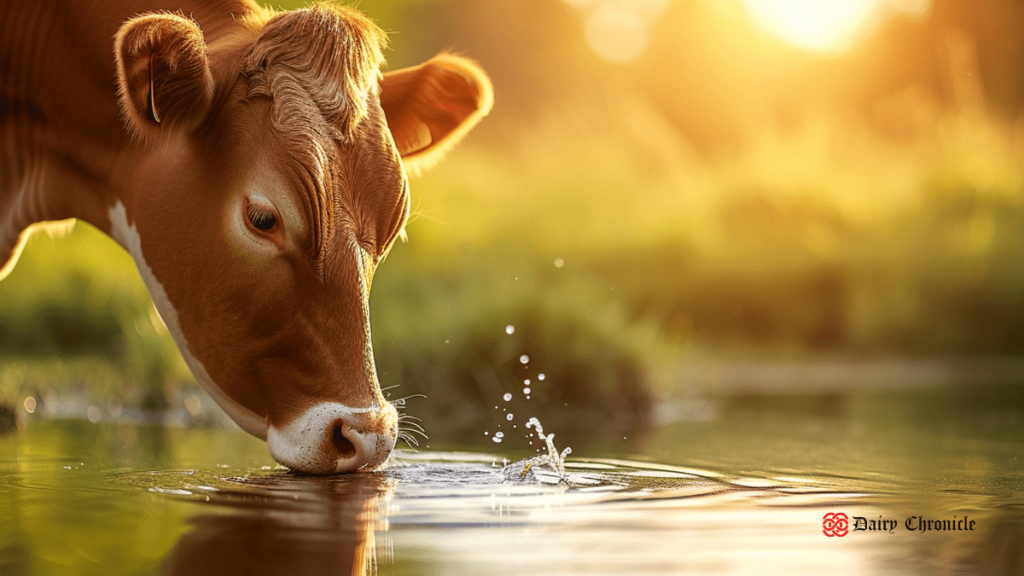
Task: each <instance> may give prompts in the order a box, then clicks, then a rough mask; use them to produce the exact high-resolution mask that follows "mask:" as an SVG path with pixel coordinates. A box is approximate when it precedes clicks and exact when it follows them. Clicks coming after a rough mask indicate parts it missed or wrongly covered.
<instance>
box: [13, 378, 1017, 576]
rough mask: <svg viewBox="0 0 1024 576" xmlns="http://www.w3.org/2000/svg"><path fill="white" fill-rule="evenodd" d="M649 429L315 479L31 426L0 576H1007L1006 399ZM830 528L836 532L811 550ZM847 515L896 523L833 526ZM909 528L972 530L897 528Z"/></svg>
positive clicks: (187, 436) (749, 413)
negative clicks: (945, 524) (943, 526)
mask: <svg viewBox="0 0 1024 576" xmlns="http://www.w3.org/2000/svg"><path fill="white" fill-rule="evenodd" d="M695 402H696V403H695ZM659 414H660V418H661V420H662V421H663V422H665V423H664V424H663V425H661V426H658V427H655V428H653V429H648V430H644V431H636V432H635V433H632V434H629V435H628V439H627V440H622V439H621V436H614V437H612V438H609V437H605V439H603V440H597V439H594V440H592V441H590V442H589V443H588V442H587V441H585V440H584V439H583V436H585V433H586V432H587V431H583V432H584V434H583V435H581V433H580V431H579V430H575V431H574V430H568V429H560V428H557V427H555V426H554V425H553V424H550V423H549V422H548V421H547V420H545V424H547V426H546V428H548V430H546V431H544V432H547V433H548V434H546V435H545V434H544V432H541V431H539V430H536V427H535V424H534V423H531V430H533V431H535V432H537V433H539V434H541V435H544V436H545V438H547V439H550V438H551V437H552V436H555V435H556V434H552V433H553V432H557V436H558V437H559V438H562V437H563V436H566V437H572V436H573V435H574V434H575V435H576V436H575V439H574V440H573V441H572V445H573V448H574V451H573V457H570V458H568V459H567V460H565V461H564V463H562V465H563V466H564V468H563V469H562V470H561V471H560V472H559V471H558V470H557V466H552V465H550V464H551V463H550V462H548V463H545V462H539V461H535V462H534V463H533V465H532V466H530V469H529V470H528V471H526V472H524V469H525V468H526V463H524V461H523V458H525V457H527V456H533V457H536V456H537V454H536V453H535V452H534V448H533V447H529V446H527V444H526V440H525V439H523V438H521V437H520V436H518V435H516V434H512V435H508V437H506V441H505V443H503V444H499V445H495V444H494V443H493V442H492V440H491V439H490V438H489V437H486V436H483V435H482V434H481V435H479V436H477V435H475V434H474V435H473V438H474V441H475V442H476V444H469V445H458V444H457V443H453V442H449V443H446V442H444V440H443V438H444V434H443V433H442V432H438V431H436V430H434V431H432V432H434V437H433V439H432V440H431V442H430V443H431V444H432V445H434V449H433V450H425V451H422V452H419V453H413V452H406V453H403V454H401V456H400V457H399V458H397V459H396V463H395V465H394V466H393V467H392V468H390V469H389V470H387V471H384V472H381V473H376V474H363V475H353V476H345V477H335V478H311V477H301V476H296V475H293V474H290V473H288V472H286V471H284V470H281V469H279V468H277V467H275V466H274V465H273V463H272V462H271V461H270V459H269V457H268V456H267V455H266V448H265V445H263V443H261V442H259V441H257V440H254V439H251V438H249V437H247V436H246V435H245V434H244V433H241V432H238V431H232V430H220V429H186V428H174V427H167V428H164V427H158V426H134V425H129V424H110V423H99V424H93V423H90V422H88V421H85V420H73V421H70V420H46V419H41V418H34V419H32V420H30V421H29V423H28V426H27V428H25V429H24V430H22V431H20V432H18V433H17V434H15V435H9V436H5V437H2V438H0V574H35V575H48V574H104V575H110V574H175V575H178V574H180V575H185V574H188V575H203V574H350V573H353V572H354V573H367V574H374V573H376V574H381V575H384V574H530V575H533V574H617V575H618V574H676V573H717V574H752V573H758V574H764V573H780V574H822V573H828V574H960V573H965V574H1008V573H1020V571H1021V570H1024V556H1022V552H1021V551H1022V550H1024V514H1022V502H1024V499H1022V497H1024V400H1022V395H1021V394H1020V393H1019V392H1018V389H1017V388H1006V389H997V388H987V389H983V390H973V391H971V390H961V391H955V390H954V391H945V392H934V393H901V394H882V393H878V394H825V395H802V396H746V397H734V398H726V399H703V400H700V401H699V402H697V401H691V402H683V403H677V404H674V405H668V406H663V407H661V408H660V409H659ZM595 426H598V424H596V423H595ZM592 432H593V431H592ZM591 436H597V435H596V434H591ZM542 440H543V439H542ZM564 444H568V442H559V443H558V446H559V447H562V446H563V445H564ZM439 448H440V449H439ZM454 448H465V449H471V450H472V451H471V452H465V451H455V450H453V449H454ZM487 450H491V451H494V450H500V451H501V452H498V453H488V452H487ZM545 453H546V454H547V455H550V454H552V453H557V448H555V447H554V446H552V448H551V449H550V450H545V451H543V452H542V455H543V454H545ZM505 459H507V460H508V462H507V464H508V465H509V466H508V467H506V466H505V464H506V462H505ZM836 513H843V514H845V515H847V517H848V518H849V521H850V522H851V524H850V526H849V532H848V533H847V534H846V536H843V537H838V536H833V537H827V536H825V535H824V534H823V517H824V516H825V515H826V514H836ZM856 517H862V518H864V519H865V521H869V520H885V521H886V522H889V521H895V522H896V524H897V527H896V528H895V529H893V531H892V533H889V531H888V530H886V531H879V530H875V531H853V528H854V525H853V524H852V523H853V522H854V521H855V520H854V519H855V518H856ZM915 517H924V518H926V519H940V520H941V519H955V520H962V519H964V518H965V517H966V518H969V520H972V521H974V522H975V525H974V528H975V529H974V530H973V531H957V532H948V531H947V532H934V531H932V532H923V533H922V532H919V531H910V530H908V529H907V527H906V522H907V520H908V519H913V518H915ZM887 525H888V524H887ZM831 526H834V524H833V525H831Z"/></svg>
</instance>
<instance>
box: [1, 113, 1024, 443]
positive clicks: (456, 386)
mask: <svg viewBox="0 0 1024 576" xmlns="http://www.w3.org/2000/svg"><path fill="white" fill-rule="evenodd" d="M563 128H564V127H561V126H559V125H558V124H555V123H548V124H544V123H541V124H539V125H538V126H536V127H535V129H532V130H524V131H523V132H524V134H528V136H525V135H524V137H523V140H522V141H521V142H519V141H516V140H515V139H511V140H509V141H506V142H503V143H502V144H501V146H497V145H492V144H489V143H487V142H482V141H480V142H477V143H476V144H475V145H474V141H473V140H472V139H471V140H470V142H469V143H468V144H466V145H465V146H464V147H463V148H461V149H460V150H459V151H457V152H456V153H454V154H452V156H451V157H450V158H449V159H447V160H446V161H445V162H444V163H442V164H441V165H440V166H438V167H437V168H436V169H435V170H434V171H432V172H430V173H428V174H426V175H424V176H423V177H422V178H420V179H419V180H417V181H416V182H414V187H413V193H414V197H415V200H414V203H415V204H416V206H417V210H416V211H417V216H416V217H414V221H412V222H411V223H410V225H409V228H408V229H409V236H410V242H409V243H408V244H400V245H399V246H397V247H396V248H395V249H394V250H393V251H392V254H391V256H390V257H389V260H388V261H387V262H386V263H385V264H384V266H383V267H382V269H381V270H380V272H379V273H378V274H377V276H376V278H375V284H374V286H373V294H372V306H371V309H372V311H373V313H372V316H373V334H374V342H375V350H376V355H377V362H378V371H379V372H380V375H381V381H382V384H383V385H384V386H389V385H392V384H401V387H400V388H398V389H397V390H394V391H392V392H391V393H392V394H393V395H394V396H395V397H401V396H406V395H410V394H427V395H428V397H429V399H428V400H427V401H425V402H421V403H420V404H418V405H417V404H411V406H412V409H411V410H412V412H413V413H416V414H417V415H423V416H425V418H426V419H427V420H428V421H430V420H434V421H436V422H442V421H443V422H446V423H453V422H455V423H458V422H463V423H465V424H466V425H469V424H470V423H474V422H479V421H480V420H481V419H485V418H488V417H489V416H487V415H488V414H490V412H489V411H490V410H492V406H493V405H494V404H495V402H496V401H497V399H498V398H499V397H500V395H501V394H502V393H503V392H505V391H514V392H516V394H520V395H521V388H522V381H523V380H524V379H526V378H531V379H532V380H533V382H536V376H537V374H538V373H540V372H544V373H545V375H546V377H547V378H546V380H545V382H546V384H545V385H537V384H534V386H533V388H534V392H533V397H534V398H535V399H536V400H534V401H533V404H531V405H530V406H532V408H531V409H534V410H537V411H538V412H539V413H542V412H543V411H544V410H547V411H551V412H554V411H557V410H560V409H561V408H560V407H564V406H566V405H571V406H572V407H573V408H574V410H573V412H574V414H576V415H577V416H576V417H578V418H587V419H593V418H604V419H612V420H615V421H617V422H621V423H626V424H623V425H624V426H625V425H627V424H628V423H631V422H632V423H636V422H638V421H642V420H643V418H644V414H646V413H647V409H648V408H649V406H650V405H651V403H652V402H655V401H657V400H658V399H661V398H665V397H670V396H678V395H683V394H686V393H687V392H688V389H687V384H686V382H685V381H684V380H682V379H681V378H679V377H678V374H677V373H676V372H674V371H673V367H674V366H678V365H679V363H680V362H681V359H684V358H687V357H690V356H693V355H702V356H709V355H710V356H717V357H730V358H735V357H743V358H750V357H755V358H761V359H764V358H769V359H772V358H776V359H777V358H786V359H797V360H799V359H806V358H812V357H820V356H823V355H825V356H829V355H832V356H835V355H840V356H852V357H903V356H912V357H917V356H959V355H981V356H1019V355H1020V354H1021V352H1022V350H1021V346H1022V344H1024V300H1022V299H1021V297H1020V295H1021V294H1022V293H1024V226H1022V224H1024V147H1022V143H1024V133H1022V131H1021V129H1020V127H1019V126H1013V125H1008V124H1003V123H1001V122H999V121H996V120H993V119H990V118H987V117H985V116H983V115H978V114H973V113H968V112H959V113H946V114H936V115H935V116H934V117H931V118H929V119H928V120H927V121H926V122H923V123H921V124H920V125H918V126H917V128H915V130H916V131H915V132H914V134H913V135H912V136H910V137H904V138H903V139H894V138H892V137H883V136H880V135H878V134H877V133H876V132H873V131H871V130H868V129H866V128H864V127H863V123H858V122H854V121H852V120H844V119H842V118H841V117H839V116H838V115H831V116H830V115H827V114H823V115H820V116H817V117H815V116H809V117H808V119H807V121H805V122H804V123H803V124H802V125H801V126H800V127H798V128H796V129H792V130H790V131H766V132H765V133H763V134H762V135H761V136H760V137H758V138H755V139H754V140H753V141H752V143H751V144H750V145H749V146H747V147H745V148H743V149H741V150H738V151H736V152H734V153H732V154H730V155H728V156H726V157H721V158H718V159H711V160H708V159H699V158H696V157H694V156H692V155H689V154H687V153H686V151H685V149H683V148H681V147H680V146H678V145H675V144H673V142H671V141H669V140H670V139H671V136H670V135H669V136H664V133H662V134H663V136H664V138H667V139H669V140H665V141H661V140H656V141H654V142H653V144H652V146H653V148H650V149H656V150H661V151H663V152H664V153H663V154H661V155H658V154H651V153H646V152H643V150H644V148H643V147H642V146H639V145H638V144H637V142H635V141H631V140H629V139H628V138H622V137H620V136H621V135H620V134H615V133H605V132H602V131H601V130H599V129H597V128H586V126H582V127H581V126H575V127H574V129H573V130H571V131H568V130H564V129H563ZM652 133H654V134H658V132H657V131H654V132H652ZM665 151H668V152H665ZM673 151H674V152H673ZM556 259H559V260H560V261H561V262H562V263H563V264H562V266H561V267H556V266H555V264H554V262H555V260H556ZM155 318H156V317H155V314H154V312H153V308H152V304H151V303H150V302H149V299H148V296H147V294H146V292H145V289H144V287H143V286H142V283H141V282H140V280H139V279H138V276H137V274H136V273H135V272H134V269H133V267H132V264H131V262H130V260H129V258H128V257H127V255H125V254H124V253H123V252H122V251H120V250H119V249H118V248H117V247H116V246H114V245H113V243H112V242H111V241H109V240H108V239H106V238H104V237H103V236H102V235H101V234H99V233H98V232H97V231H95V230H94V229H92V228H91V227H89V226H87V225H83V224H80V225H78V226H77V227H76V229H75V230H74V231H73V232H72V233H71V234H70V235H69V236H68V237H67V238H64V239H52V238H49V237H47V236H45V235H37V236H35V237H33V238H32V240H31V241H30V244H29V246H28V248H27V249H26V251H25V254H24V256H23V258H22V262H21V263H20V264H19V265H18V267H17V268H16V269H15V271H14V273H13V274H12V275H11V276H10V278H8V279H7V280H5V281H4V282H2V283H0V358H2V360H0V399H2V400H4V401H6V402H9V403H10V402H16V401H19V399H21V398H23V397H24V396H26V395H29V394H38V393H40V391H43V390H48V389H58V390H60V389H66V388H69V387H77V388H79V389H81V390H83V391H84V393H86V394H89V395H95V396H97V397H98V398H100V400H101V401H102V400H103V399H104V398H107V397H111V396H116V397H118V398H120V399H121V400H122V401H124V402H125V403H126V404H130V403H135V404H147V405H152V406H159V405H161V404H163V405H166V404H167V402H168V398H174V397H175V391H176V390H179V389H193V388H194V387H195V384H194V382H192V380H191V377H190V376H189V375H188V372H187V370H186V369H185V367H184V366H183V363H182V362H181V360H180V358H179V357H178V355H177V353H176V351H175V350H174V347H173V344H172V343H171V340H170V338H169V337H168V336H167V335H166V333H165V331H164V329H163V328H162V326H161V325H160V323H159V322H158V321H156V319H155ZM507 325H513V326H514V327H515V332H514V334H512V335H508V334H506V333H505V327H506V326H507ZM523 354H525V355H527V356H529V358H530V361H529V363H528V365H526V366H524V365H523V364H521V363H520V362H519V360H518V359H519V357H520V356H521V355H523ZM517 397H518V396H517ZM410 402H413V401H412V400H410ZM563 412H564V411H563ZM542 419H543V418H542ZM545 422H547V420H545Z"/></svg>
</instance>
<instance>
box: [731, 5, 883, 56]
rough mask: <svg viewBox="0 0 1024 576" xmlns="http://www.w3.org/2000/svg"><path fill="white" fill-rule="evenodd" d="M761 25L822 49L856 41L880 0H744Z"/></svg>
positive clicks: (839, 49)
mask: <svg viewBox="0 0 1024 576" xmlns="http://www.w3.org/2000/svg"><path fill="white" fill-rule="evenodd" d="M744 3H745V4H746V6H747V10H748V11H749V12H750V14H751V16H753V17H754V20H756V21H757V23H758V24H759V25H761V26H762V27H764V28H765V29H767V30H768V31H769V32H772V33H773V34H777V35H779V36H781V37H782V38H783V39H784V40H786V41H788V42H791V43H793V44H796V45H798V46H802V47H804V48H807V49H810V50H814V51H816V52H823V53H833V54H836V53H840V52H843V51H845V50H846V49H847V48H849V47H850V44H852V43H853V40H854V39H855V38H856V37H857V34H858V33H860V32H861V31H862V30H863V28H864V27H865V25H866V24H867V23H868V22H869V21H870V20H871V19H872V17H873V16H875V15H876V13H877V12H878V9H879V8H880V7H881V6H880V4H881V2H880V0H744Z"/></svg>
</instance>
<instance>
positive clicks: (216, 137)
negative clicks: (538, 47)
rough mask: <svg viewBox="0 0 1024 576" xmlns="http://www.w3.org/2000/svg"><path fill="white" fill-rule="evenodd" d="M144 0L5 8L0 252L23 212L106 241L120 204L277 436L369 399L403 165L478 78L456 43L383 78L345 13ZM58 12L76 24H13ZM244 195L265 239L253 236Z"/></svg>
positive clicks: (187, 311) (485, 91) (199, 343)
mask: <svg viewBox="0 0 1024 576" xmlns="http://www.w3.org/2000/svg"><path fill="white" fill-rule="evenodd" d="M153 1H155V0H117V1H115V2H110V1H101V0H50V1H49V2H42V3H31V2H29V3H24V2H22V1H21V0H0V32H2V33H0V62H14V63H15V64H16V65H15V66H12V67H11V68H10V69H4V68H0V103H3V105H4V108H2V109H0V110H13V109H14V108H13V107H12V106H13V105H12V104H10V103H11V102H14V103H16V104H17V106H18V108H17V109H18V110H25V111H26V113H24V114H19V115H17V116H13V115H0V168H2V170H0V258H3V257H5V256H6V255H7V254H11V253H13V252H15V250H14V249H15V247H16V246H17V242H19V241H20V240H19V239H21V238H22V237H23V234H22V232H23V231H24V230H25V229H26V228H27V227H28V226H29V225H30V224H32V223H33V222H38V221H43V220H57V219H63V218H72V217H73V218H79V219H83V220H86V221H88V222H90V223H92V224H94V225H95V226H97V227H99V228H100V229H102V230H104V231H106V232H108V233H109V232H111V222H110V220H109V216H108V214H110V210H111V207H112V206H114V205H115V204H121V205H123V206H124V209H125V213H126V215H127V219H128V223H129V224H130V225H131V226H133V227H134V228H135V230H136V233H137V234H138V237H139V238H140V240H141V252H142V254H143V255H144V259H145V265H146V266H145V267H146V268H147V269H148V271H150V272H151V273H152V275H153V277H154V278H155V279H156V281H157V282H158V283H159V284H160V286H161V289H162V291H163V292H165V293H166V297H167V300H168V301H169V303H170V305H171V306H172V307H173V310H174V311H175V312H176V315H177V317H178V323H179V325H180V328H181V334H182V335H183V337H184V340H185V342H184V344H182V346H183V348H187V351H188V352H189V353H190V354H191V355H192V356H193V357H195V358H196V359H197V360H198V361H199V362H200V363H201V364H202V366H203V368H204V370H205V371H207V372H208V373H209V375H210V377H211V378H212V380H213V382H214V383H215V385H216V386H217V387H218V388H219V389H220V390H221V391H222V392H224V393H225V394H226V395H227V396H228V397H230V398H231V399H232V400H234V401H235V402H237V403H238V404H241V405H242V406H244V407H245V408H247V409H248V410H250V411H252V412H254V413H256V414H257V415H258V416H259V417H261V418H264V419H265V420H266V422H267V423H269V424H272V425H275V426H278V425H281V426H283V425H287V424H288V423H289V422H291V421H292V420H293V419H294V418H295V417H296V416H297V415H299V414H300V413H301V412H302V411H303V410H305V409H307V408H309V407H310V406H312V405H315V404H317V403H320V402H325V401H329V402H339V403H342V404H345V405H347V406H350V407H365V406H369V405H375V404H376V405H378V406H381V405H383V404H384V402H385V401H384V399H383V397H382V395H381V392H380V386H379V384H378V382H377V375H376V370H375V368H374V360H373V351H372V348H371V339H370V323H369V289H370V284H371V282H372V279H373V274H374V271H375V269H376V267H377V266H378V265H379V263H380V261H381V260H382V259H383V257H384V255H385V254H386V253H387V251H388V249H389V248H390V247H391V245H392V244H393V242H394V240H395V238H396V237H397V236H398V234H399V232H400V231H401V229H402V227H403V226H404V224H405V221H406V219H407V217H408V212H409V192H408V183H407V178H406V174H405V171H406V170H408V169H415V168H417V167H421V166H423V165H424V163H432V162H434V161H436V160H437V159H438V158H439V157H440V155H441V154H443V153H444V152H445V151H446V150H448V149H449V148H450V147H451V146H452V145H453V144H454V142H456V141H457V140H458V139H459V138H460V137H462V136H463V135H464V134H465V133H466V132H467V131H468V130H469V129H470V128H471V127H472V126H473V125H474V124H475V123H476V122H478V121H479V120H480V118H481V117H482V116H483V115H484V114H486V113H487V111H488V110H489V109H490V106H491V102H492V96H491V87H490V83H489V82H488V80H487V78H486V76H485V75H484V74H483V72H482V71H480V69H479V68H478V67H476V66H475V65H474V64H472V63H470V62H468V61H466V60H464V59H462V58H459V57H456V56H451V55H442V56H439V57H438V58H435V59H433V60H431V61H430V62H428V63H426V64H424V65H422V66H417V67H414V68H410V69H406V70H399V71H395V72H392V73H389V74H385V75H381V73H380V66H381V65H382V63H383V58H382V56H381V49H382V47H383V46H384V43H385V37H384V34H383V32H381V31H380V30H379V29H378V28H377V27H376V26H375V25H374V24H373V23H372V22H370V21H369V20H368V19H366V18H365V17H364V16H362V15H361V14H359V13H358V12H356V11H355V10H352V9H350V8H343V7H338V6H334V5H327V4H318V5H316V6H314V7H312V8H308V9H305V10H298V11H294V12H275V11H272V10H266V9H262V8H259V7H257V6H256V5H255V4H253V3H252V2H250V1H249V0H177V2H178V4H176V5H175V6H172V7H171V8H172V9H173V10H174V12H169V11H167V10H164V9H163V8H166V7H161V6H153V5H150V2H153ZM154 10H155V11H154ZM64 12H67V13H69V14H70V15H66V14H64ZM182 14H188V15H189V16H188V17H185V16H182ZM52 21H68V22H76V23H80V25H81V28H80V29H75V30H72V31H71V35H70V36H69V35H68V33H61V34H49V35H47V36H46V38H51V39H52V41H45V42H44V41H41V40H39V39H37V37H36V36H35V35H33V34H30V33H27V34H21V33H20V32H19V31H18V30H19V27H20V28H27V29H28V30H29V31H32V30H36V29H37V28H39V27H40V26H43V25H47V23H49V22H52ZM41 23H42V24H41ZM79 36H81V37H84V38H86V39H87V40H79V41H78V43H77V44H76V43H73V42H70V41H67V42H65V39H67V38H69V37H73V38H79ZM111 38H115V50H114V53H115V57H114V58H111V57H110V39H111ZM78 45H85V46H91V49H90V50H86V51H81V50H76V49H75V47H76V46H78ZM57 63H60V64H61V65H60V66H57V65H56V64H57ZM113 78H116V79H117V83H116V85H115V84H114V83H113V82H112V81H111V79H113ZM150 86H152V94H151V93H150ZM150 98H152V105H151V103H150ZM119 114H120V115H121V116H122V118H123V119H126V120H127V123H128V125H129V130H128V131H126V130H125V129H124V127H123V122H122V120H121V119H119V118H118V115H119ZM54 119H59V120H60V121H59V122H55V121H54ZM157 119H159V122H157ZM131 132H135V133H136V134H137V135H140V136H142V137H143V140H144V141H140V139H139V138H133V137H132V136H131ZM254 194H255V195H260V196H265V197H268V200H269V201H270V202H271V203H272V204H273V206H274V209H275V210H278V212H279V215H280V216H282V217H281V219H280V225H279V226H277V227H276V228H275V229H273V230H271V231H268V232H265V233H264V232H259V231H256V230H255V229H253V228H251V227H248V225H247V220H246V219H245V214H246V212H245V206H246V202H248V201H249V199H250V196H251V195H254ZM5 264H6V266H3V267H2V268H0V269H2V270H8V269H9V268H10V266H11V265H13V262H12V261H11V262H0V265H5ZM389 413H390V414H393V412H389ZM365 420H366V421H367V422H369V423H370V424H367V425H368V426H372V427H375V428H379V429H380V430H379V432H380V433H382V434H392V435H393V434H394V422H393V421H390V420H388V419H387V418H383V417H382V416H381V415H379V414H378V415H372V414H371V415H368V416H367V418H365Z"/></svg>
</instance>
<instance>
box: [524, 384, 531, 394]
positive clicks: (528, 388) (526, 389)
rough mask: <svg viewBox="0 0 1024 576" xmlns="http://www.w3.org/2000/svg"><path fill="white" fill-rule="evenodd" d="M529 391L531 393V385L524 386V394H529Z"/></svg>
mask: <svg viewBox="0 0 1024 576" xmlns="http://www.w3.org/2000/svg"><path fill="white" fill-rule="evenodd" d="M529 393H530V387H529V386H527V387H526V388H523V394H529Z"/></svg>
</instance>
